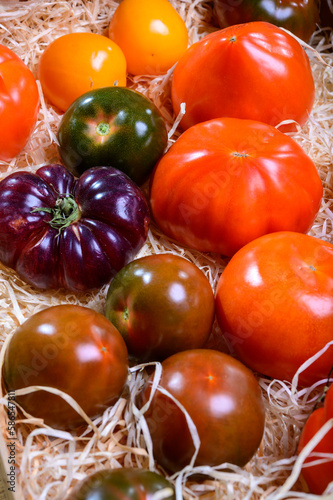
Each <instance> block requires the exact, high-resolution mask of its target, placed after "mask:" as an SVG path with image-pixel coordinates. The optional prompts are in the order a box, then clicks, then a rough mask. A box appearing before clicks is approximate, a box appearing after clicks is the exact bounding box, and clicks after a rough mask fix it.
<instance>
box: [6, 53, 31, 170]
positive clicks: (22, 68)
mask: <svg viewBox="0 0 333 500" xmlns="http://www.w3.org/2000/svg"><path fill="white" fill-rule="evenodd" d="M38 111H39V95H38V87H37V84H36V80H35V78H34V76H33V74H32V73H31V71H30V70H29V68H27V66H26V65H25V64H24V63H23V62H22V61H21V59H20V58H19V57H18V56H17V55H16V54H14V52H12V51H11V50H10V49H8V48H7V47H5V46H4V45H0V124H1V125H0V160H3V161H10V160H11V159H12V158H14V157H15V156H17V155H18V154H19V153H20V152H21V151H22V149H23V148H24V146H25V145H26V143H27V142H28V139H29V137H30V135H31V134H32V131H33V129H34V127H35V125H36V122H37V116H38Z"/></svg>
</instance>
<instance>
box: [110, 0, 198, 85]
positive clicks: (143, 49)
mask: <svg viewBox="0 0 333 500" xmlns="http://www.w3.org/2000/svg"><path fill="white" fill-rule="evenodd" d="M109 36H110V38H111V39H112V40H113V41H114V42H116V43H117V44H118V45H119V46H120V47H121V49H122V50H123V52H124V54H125V57H126V60H127V67H128V72H129V73H131V74H132V75H142V74H146V75H160V74H163V73H166V72H167V71H168V69H170V68H171V67H172V66H173V65H174V64H175V63H176V62H177V61H178V59H179V58H180V57H181V56H182V55H183V53H184V52H185V50H186V48H187V44H188V33H187V29H186V26H185V23H184V21H183V20H182V18H181V17H180V15H179V14H178V13H177V12H176V10H175V9H174V8H173V7H172V5H171V4H170V3H169V2H168V1H167V0H140V1H139V0H123V1H122V2H121V4H120V5H119V7H118V8H117V10H116V12H115V14H114V16H113V17H112V19H111V23H110V26H109Z"/></svg>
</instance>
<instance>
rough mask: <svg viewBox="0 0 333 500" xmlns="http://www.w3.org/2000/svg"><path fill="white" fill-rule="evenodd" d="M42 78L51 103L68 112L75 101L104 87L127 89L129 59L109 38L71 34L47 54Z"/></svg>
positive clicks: (42, 62)
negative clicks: (127, 61) (117, 86)
mask: <svg viewBox="0 0 333 500" xmlns="http://www.w3.org/2000/svg"><path fill="white" fill-rule="evenodd" d="M38 76H39V79H40V83H41V85H42V89H43V92H44V94H45V96H46V97H47V99H49V101H50V102H51V104H54V105H55V106H57V107H58V108H60V109H61V110H62V111H66V109H67V108H68V107H69V105H70V104H72V102H73V101H75V99H77V98H78V97H80V96H81V95H82V94H84V93H85V92H88V91H89V90H93V89H98V88H100V87H112V86H113V85H119V86H121V87H125V86H126V59H125V56H124V54H123V52H122V50H121V49H120V48H119V47H118V45H116V44H115V43H114V42H112V41H111V40H110V39H109V38H107V37H106V36H102V35H98V34H96V33H69V34H68V35H63V36H61V37H59V38H56V39H55V40H54V41H53V42H52V43H50V45H48V47H47V48H46V49H45V50H44V52H43V54H42V56H41V58H40V62H39V67H38Z"/></svg>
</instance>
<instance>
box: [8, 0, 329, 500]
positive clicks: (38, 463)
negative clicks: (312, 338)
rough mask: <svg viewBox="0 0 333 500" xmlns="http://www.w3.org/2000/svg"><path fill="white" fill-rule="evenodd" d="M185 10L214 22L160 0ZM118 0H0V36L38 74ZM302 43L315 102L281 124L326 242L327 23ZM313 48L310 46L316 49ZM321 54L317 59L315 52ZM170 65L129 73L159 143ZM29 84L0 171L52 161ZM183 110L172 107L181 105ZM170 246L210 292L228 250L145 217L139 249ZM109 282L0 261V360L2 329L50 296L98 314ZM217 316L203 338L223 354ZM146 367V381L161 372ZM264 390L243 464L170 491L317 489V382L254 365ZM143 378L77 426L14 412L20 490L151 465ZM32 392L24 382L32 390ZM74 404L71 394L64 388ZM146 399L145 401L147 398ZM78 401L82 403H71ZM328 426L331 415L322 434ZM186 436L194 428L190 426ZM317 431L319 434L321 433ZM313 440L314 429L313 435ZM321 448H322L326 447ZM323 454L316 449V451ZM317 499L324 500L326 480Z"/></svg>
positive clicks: (181, 482)
mask: <svg viewBox="0 0 333 500" xmlns="http://www.w3.org/2000/svg"><path fill="white" fill-rule="evenodd" d="M169 1H170V3H171V4H172V5H173V6H174V7H175V8H176V9H177V11H178V12H179V14H180V15H181V16H182V18H183V19H184V21H185V23H186V25H187V28H188V32H189V43H190V44H193V43H195V42H196V41H197V40H199V39H200V38H201V37H202V36H204V35H206V34H208V33H210V32H213V31H215V30H216V29H217V22H216V19H215V16H214V12H213V5H212V4H213V2H212V1H204V0H169ZM118 4H119V1H112V0H58V1H57V2H54V1H51V0H43V1H42V0H26V1H24V0H22V1H17V0H2V1H1V5H0V43H1V44H4V45H6V46H7V47H9V48H10V49H12V50H13V51H14V52H15V53H16V54H17V55H18V56H19V57H20V58H21V59H22V60H23V61H24V62H25V64H27V66H28V67H29V68H30V69H31V70H32V71H33V73H34V75H35V76H37V65H38V61H39V58H40V56H41V54H42V52H43V50H44V49H45V48H46V47H47V46H48V44H49V43H50V42H51V41H52V40H54V39H55V38H57V37H59V36H61V35H64V34H66V33H71V32H77V31H87V32H93V33H100V34H104V35H106V34H107V28H108V25H109V22H110V19H111V17H112V14H113V12H114V11H115V9H116V8H117V6H118ZM310 45H311V48H308V47H304V50H306V51H307V53H308V56H309V59H310V61H311V66H312V70H313V74H314V78H315V83H316V101H315V106H314V109H313V111H312V113H311V116H310V118H309V120H308V122H307V124H306V125H305V127H304V128H303V129H302V130H299V131H298V132H296V133H293V134H291V135H292V137H293V138H294V139H295V140H296V141H297V142H298V143H299V144H300V145H301V146H302V147H303V149H304V150H305V151H306V153H307V154H308V155H309V156H310V157H311V158H312V160H313V161H314V162H315V164H316V167H317V169H318V172H319V174H320V177H321V180H322V183H323V186H324V197H323V201H322V204H321V208H320V212H319V214H318V217H317V219H316V221H315V223H314V225H313V227H312V229H311V231H310V233H309V234H311V235H313V236H316V237H318V238H322V239H323V240H325V241H329V242H333V167H332V164H333V159H332V154H333V54H332V51H333V36H332V32H331V31H330V30H322V31H320V30H318V31H317V32H316V33H315V34H314V35H313V36H312V39H311V41H310ZM314 49H315V50H314ZM318 54H319V57H318ZM172 72H173V68H171V70H170V71H168V72H167V73H166V74H165V75H162V76H158V77H151V76H144V75H143V76H136V77H129V78H128V86H129V87H131V88H135V89H136V90H138V91H139V92H142V93H143V94H145V95H146V96H147V97H149V98H150V99H151V100H152V101H153V102H154V103H155V104H156V105H157V106H158V108H159V109H160V111H161V113H162V115H163V117H164V119H165V121H166V123H167V127H168V132H169V146H170V145H171V144H172V143H173V142H174V141H175V140H176V139H177V138H178V137H179V135H180V132H179V130H178V128H177V125H178V123H179V119H180V118H181V115H180V116H178V117H175V116H174V115H173V111H172V106H171V99H170V80H171V76H172ZM38 85H39V91H40V98H41V107H40V112H39V117H38V122H37V125H36V128H35V130H34V132H33V134H32V136H31V138H30V140H29V142H28V144H27V146H26V147H25V149H24V151H23V152H22V153H21V154H20V155H19V156H18V157H17V158H15V159H13V160H12V161H10V162H8V163H6V162H0V178H3V177H5V176H6V175H8V174H9V173H11V172H14V171H17V170H23V169H24V170H28V171H36V170H37V168H38V167H39V166H40V165H43V164H46V163H60V158H59V156H58V152H57V139H56V132H57V126H58V124H59V120H60V118H61V113H60V112H59V111H58V110H57V109H55V108H54V107H52V106H51V105H50V104H49V103H48V102H46V101H45V99H44V98H43V95H42V91H41V87H40V84H39V82H38ZM184 111H185V110H184V109H183V108H182V111H181V113H183V112H184ZM164 252H170V253H173V254H176V255H180V256H183V257H185V258H187V259H188V260H190V261H191V262H193V263H194V264H196V265H197V266H198V267H199V268H200V269H202V271H203V272H204V273H205V275H206V276H207V278H208V279H209V281H210V283H211V285H212V287H213V289H214V290H215V288H216V284H217V282H218V279H219V277H220V275H221V273H222V271H223V269H224V267H225V265H226V264H227V259H225V258H223V257H221V256H219V255H213V254H201V253H199V252H196V251H193V250H190V249H188V248H185V247H181V246H178V245H177V244H176V243H175V242H173V241H171V240H169V239H168V238H166V237H165V236H164V235H163V234H162V233H161V232H160V231H159V230H158V229H157V228H156V227H155V226H154V224H152V225H151V227H150V230H149V234H148V239H147V242H146V244H145V246H144V247H143V248H142V250H141V251H140V253H139V254H138V257H140V256H143V255H149V254H153V253H164ZM106 290H107V287H106V286H105V287H103V288H102V289H101V290H98V291H94V292H89V293H82V294H73V293H68V292H64V291H63V290H55V291H54V290H52V291H49V292H39V291H38V290H36V289H33V288H32V287H30V286H29V285H27V284H26V283H24V282H22V280H20V278H18V276H17V275H16V274H15V272H14V271H12V270H10V269H8V268H6V267H4V266H3V265H1V264H0V325H1V329H0V334H1V337H0V341H1V343H2V345H3V348H2V350H1V352H0V366H2V363H3V356H4V352H5V349H6V347H7V345H8V342H9V340H10V337H11V334H12V333H13V332H14V330H15V329H16V327H17V326H18V325H20V324H21V323H22V322H24V321H25V319H27V318H29V317H30V316H31V315H33V314H35V313H36V312H38V311H40V310H42V309H44V308H46V307H49V306H54V305H57V304H64V303H70V304H80V305H83V306H86V307H90V308H92V309H95V310H96V311H98V312H101V313H103V311H104V307H105V296H106ZM219 333H220V332H219V329H218V326H217V325H216V324H214V328H213V331H212V335H211V337H210V339H209V341H208V343H207V346H209V347H213V348H218V349H220V350H222V351H225V352H228V346H227V345H226V344H225V342H224V341H223V338H222V337H221V335H220V334H219ZM152 365H154V366H156V372H155V378H154V383H153V389H154V390H156V388H157V386H158V381H159V377H160V374H161V371H160V365H159V364H158V363H153V364H152ZM257 378H258V381H259V384H260V386H261V389H262V391H263V395H264V399H265V404H266V410H267V417H266V428H265V434H264V438H263V441H262V444H261V446H260V448H259V450H258V452H257V454H256V455H255V457H254V458H253V459H252V460H251V461H250V462H249V463H248V464H247V465H246V467H244V468H243V469H241V468H239V467H237V466H233V465H230V464H229V465H227V466H226V465H223V464H222V465H221V466H219V467H187V468H186V469H184V470H183V471H181V472H180V473H179V474H176V475H174V476H172V477H171V478H170V479H171V481H172V482H173V483H174V484H175V487H176V492H177V499H180V498H182V496H184V498H185V499H192V498H197V497H199V496H200V498H205V499H218V498H224V499H236V500H238V499H239V500H244V499H248V500H250V499H251V500H252V499H253V500H259V499H260V500H264V499H265V500H280V499H286V498H289V499H294V498H295V499H296V498H302V499H309V500H310V499H315V498H319V497H317V496H315V495H311V494H310V493H309V492H308V490H307V487H306V484H305V481H304V480H303V479H302V476H300V475H299V472H300V468H301V465H302V463H303V461H304V459H305V458H306V456H307V454H308V453H310V451H311V450H312V449H313V447H314V446H315V441H312V442H310V443H309V445H308V446H307V448H306V449H304V450H303V452H302V453H301V454H300V456H299V457H297V456H296V449H297V443H298V439H299V436H300V433H301V430H302V428H303V426H304V423H305V421H306V419H307V417H308V415H309V413H310V412H311V410H312V409H313V407H314V405H315V403H316V400H317V398H318V394H320V388H321V387H322V382H324V381H321V382H319V383H317V384H315V385H314V386H313V387H310V388H307V389H302V390H300V389H297V385H296V383H297V380H296V379H295V380H294V382H293V384H290V383H286V382H283V381H279V380H270V379H268V378H265V377H261V376H259V375H257ZM146 379H147V369H146V365H142V366H137V367H134V368H132V369H131V370H130V375H129V378H128V383H127V387H126V391H125V393H124V395H123V397H121V398H120V399H119V400H118V402H117V403H116V404H115V405H114V406H113V407H111V408H108V409H107V410H106V411H105V412H104V414H103V415H101V416H100V417H98V418H96V419H95V420H94V421H93V422H92V423H91V425H90V426H88V428H87V429H86V430H85V431H84V432H83V433H82V434H81V435H78V436H74V435H72V434H70V433H68V432H64V431H58V430H55V429H51V428H49V427H47V426H45V425H44V424H43V422H42V421H40V420H38V419H35V418H33V417H32V416H30V415H27V414H24V413H23V415H24V416H23V417H22V414H20V420H19V419H17V421H16V436H17V446H16V460H17V468H18V469H17V482H18V485H17V489H19V488H20V489H21V493H20V496H18V495H17V498H18V499H21V498H24V499H26V500H37V499H38V500H40V499H45V500H50V499H60V498H64V496H65V495H66V493H67V492H68V491H69V490H70V489H71V488H72V487H73V486H74V485H75V484H76V483H77V482H78V481H79V480H81V479H83V478H84V477H86V476H87V475H88V474H91V473H93V472H94V471H97V470H100V469H103V468H117V467H137V468H150V469H151V470H157V468H156V467H157V466H156V464H155V462H154V458H153V453H152V442H151V439H150V436H149V432H148V428H147V425H146V423H145V419H144V415H143V411H142V410H139V409H138V408H137V406H136V396H137V394H138V393H139V392H140V390H141V389H142V387H143V385H144V383H145V381H146ZM32 390H34V389H32ZM67 399H68V401H69V404H71V405H72V406H73V407H74V408H75V407H77V404H76V402H75V401H72V400H70V398H67ZM148 404H149V403H148ZM7 405H8V400H7V398H6V397H5V396H4V395H3V394H0V424H1V427H2V430H3V434H4V437H5V438H8V436H6V427H7V412H6V408H7ZM78 411H82V410H81V409H79V408H78ZM331 426H332V422H331V421H330V422H329V423H328V424H327V426H326V427H325V429H323V430H322V431H321V432H322V435H323V434H324V433H325V432H327V430H328V428H329V427H331ZM191 432H192V435H193V436H194V440H196V431H195V428H194V429H193V428H191ZM319 437H320V436H319ZM316 439H318V437H317V438H316ZM326 458H327V457H326ZM324 459H325V457H323V460H324ZM193 471H195V472H201V473H204V474H206V475H207V479H206V480H205V481H202V482H195V481H193V480H191V477H190V476H191V473H192V472H193ZM321 498H322V499H324V500H325V499H326V500H328V499H329V498H330V499H331V500H332V498H333V485H332V486H331V487H330V489H328V490H327V492H326V493H325V495H323V496H322V497H321Z"/></svg>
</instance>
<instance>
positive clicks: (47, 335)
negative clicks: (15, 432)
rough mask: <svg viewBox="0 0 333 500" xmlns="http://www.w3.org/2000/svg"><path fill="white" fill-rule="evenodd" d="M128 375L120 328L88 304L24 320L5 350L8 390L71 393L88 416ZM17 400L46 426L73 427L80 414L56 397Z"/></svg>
mask: <svg viewBox="0 0 333 500" xmlns="http://www.w3.org/2000/svg"><path fill="white" fill-rule="evenodd" d="M127 375H128V354H127V349H126V345H125V342H124V341H123V338H122V336H121V335H120V333H119V332H118V330H117V329H116V328H115V327H114V326H113V325H112V324H111V323H110V322H109V321H108V320H107V319H106V318H105V317H104V316H103V315H102V314H99V313H97V312H95V311H93V310H91V309H88V308H86V307H81V306H74V305H60V306H54V307H50V308H48V309H44V310H43V311H41V312H39V313H37V314H34V315H33V316H31V317H30V318H29V319H27V320H26V321H25V322H24V323H23V324H22V325H21V326H20V327H19V328H18V329H17V330H16V331H15V332H14V335H13V337H12V339H11V341H10V343H9V345H8V348H7V350H6V353H5V360H4V367H3V378H4V383H5V387H6V389H7V391H16V390H18V389H21V388H24V387H29V386H32V385H41V386H50V387H54V388H56V389H59V390H61V391H63V392H65V393H67V394H69V395H70V396H72V397H73V398H74V399H75V401H76V402H77V403H78V404H79V405H80V406H81V407H82V409H83V410H84V411H85V412H86V413H87V415H88V416H89V417H91V418H93V417H95V416H97V415H99V414H101V413H102V412H103V411H104V410H105V409H106V408H107V407H108V406H110V405H112V404H113V403H115V402H116V401H117V399H118V398H119V397H120V395H121V393H122V391H123V388H124V386H125V383H126V380H127ZM16 401H17V402H18V403H19V404H20V405H21V406H22V407H23V409H24V410H25V411H27V412H28V413H30V414H32V415H33V416H34V417H37V418H43V419H44V420H45V423H46V424H47V425H50V426H53V427H58V428H73V427H76V426H78V425H80V424H82V423H83V420H82V418H81V416H80V415H79V414H78V413H77V412H76V411H75V410H73V409H72V407H70V406H69V405H68V403H66V402H65V401H64V400H63V399H62V398H60V396H57V395H55V394H51V393H50V392H46V391H43V392H40V391H37V392H31V393H30V394H27V395H24V396H17V397H16Z"/></svg>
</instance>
